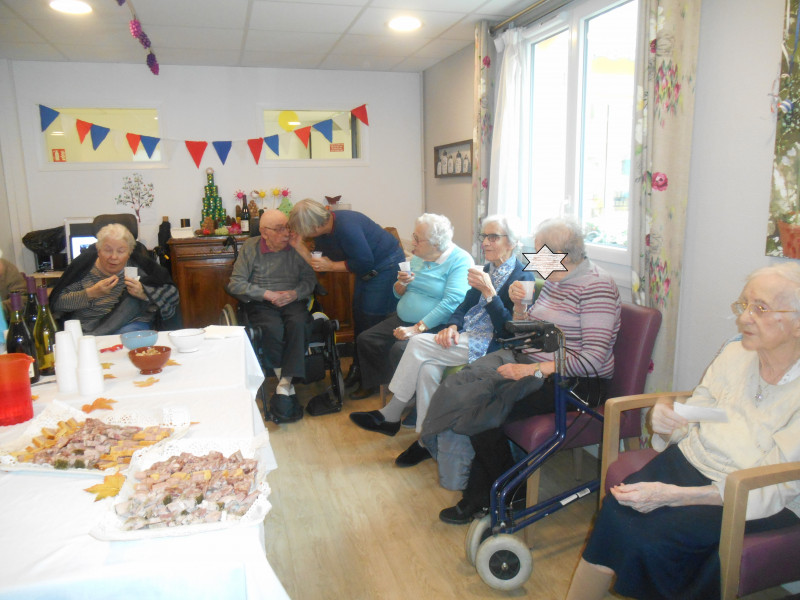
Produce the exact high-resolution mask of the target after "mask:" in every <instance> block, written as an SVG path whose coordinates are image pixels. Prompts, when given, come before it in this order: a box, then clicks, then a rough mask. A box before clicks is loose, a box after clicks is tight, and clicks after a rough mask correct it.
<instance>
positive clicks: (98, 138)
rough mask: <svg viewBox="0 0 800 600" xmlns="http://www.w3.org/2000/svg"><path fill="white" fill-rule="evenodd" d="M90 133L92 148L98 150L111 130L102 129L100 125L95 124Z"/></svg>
mask: <svg viewBox="0 0 800 600" xmlns="http://www.w3.org/2000/svg"><path fill="white" fill-rule="evenodd" d="M89 131H90V132H91V134H92V148H94V149H95V150H97V149H98V148H99V147H100V144H102V143H103V140H104V139H106V136H107V135H108V132H109V131H111V130H110V129H109V128H108V127H101V126H100V125H94V124H93V125H92V127H91V128H90V130H89Z"/></svg>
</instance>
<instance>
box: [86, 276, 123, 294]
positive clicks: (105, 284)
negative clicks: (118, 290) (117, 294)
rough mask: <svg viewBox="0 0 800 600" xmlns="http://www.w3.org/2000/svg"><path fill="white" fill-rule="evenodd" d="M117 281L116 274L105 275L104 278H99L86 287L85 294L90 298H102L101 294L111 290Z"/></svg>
mask: <svg viewBox="0 0 800 600" xmlns="http://www.w3.org/2000/svg"><path fill="white" fill-rule="evenodd" d="M118 281H119V277H117V276H116V275H112V276H111V277H107V278H106V279H101V280H100V281H98V282H97V283H95V284H94V285H93V286H92V287H88V288H86V295H87V296H89V298H91V299H92V300H94V299H96V298H102V297H103V296H106V295H108V294H109V293H110V292H111V290H113V289H114V286H115V285H117V282H118Z"/></svg>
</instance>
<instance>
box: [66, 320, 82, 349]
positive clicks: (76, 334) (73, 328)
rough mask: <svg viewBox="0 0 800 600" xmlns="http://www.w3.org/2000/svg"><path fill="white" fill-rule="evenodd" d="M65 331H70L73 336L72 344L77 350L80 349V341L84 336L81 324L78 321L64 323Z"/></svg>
mask: <svg viewBox="0 0 800 600" xmlns="http://www.w3.org/2000/svg"><path fill="white" fill-rule="evenodd" d="M64 331H69V333H70V335H71V336H72V344H73V346H75V349H76V350H77V349H78V340H79V339H81V337H82V336H83V329H81V322H80V321H78V320H77V319H72V320H71V321H64Z"/></svg>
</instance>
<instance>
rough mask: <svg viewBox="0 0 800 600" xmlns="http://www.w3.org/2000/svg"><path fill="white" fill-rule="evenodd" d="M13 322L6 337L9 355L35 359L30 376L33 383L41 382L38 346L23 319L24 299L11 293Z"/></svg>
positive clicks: (29, 372)
mask: <svg viewBox="0 0 800 600" xmlns="http://www.w3.org/2000/svg"><path fill="white" fill-rule="evenodd" d="M10 297H11V322H10V323H9V324H8V335H7V336H6V350H8V353H9V354H13V353H14V352H20V353H22V354H27V355H28V356H30V357H32V358H33V362H31V366H30V367H29V368H28V375H29V376H30V378H31V383H36V382H37V381H39V361H38V360H37V358H36V344H34V343H33V337H32V336H31V332H30V331H28V326H27V325H25V319H23V317H22V297H21V296H20V295H19V292H11V295H10Z"/></svg>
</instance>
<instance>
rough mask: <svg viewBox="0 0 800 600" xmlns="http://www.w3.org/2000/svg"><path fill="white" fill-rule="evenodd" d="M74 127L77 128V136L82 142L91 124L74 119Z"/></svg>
mask: <svg viewBox="0 0 800 600" xmlns="http://www.w3.org/2000/svg"><path fill="white" fill-rule="evenodd" d="M75 128H76V129H77V130H78V137H79V138H80V140H81V144H82V143H83V140H85V139H86V134H87V133H89V130H90V129H91V128H92V124H91V123H87V122H86V121H81V120H80V119H76V120H75Z"/></svg>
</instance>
